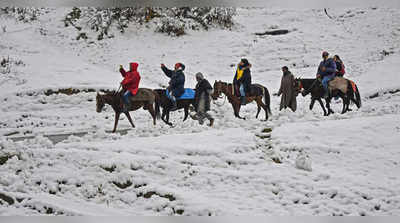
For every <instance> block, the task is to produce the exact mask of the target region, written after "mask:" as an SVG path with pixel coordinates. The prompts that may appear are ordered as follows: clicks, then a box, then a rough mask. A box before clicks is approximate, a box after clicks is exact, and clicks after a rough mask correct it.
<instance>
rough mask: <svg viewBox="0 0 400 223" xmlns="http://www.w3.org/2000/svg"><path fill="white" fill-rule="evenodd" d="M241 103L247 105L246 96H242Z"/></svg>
mask: <svg viewBox="0 0 400 223" xmlns="http://www.w3.org/2000/svg"><path fill="white" fill-rule="evenodd" d="M240 104H241V105H245V104H246V97H244V96H241V97H240Z"/></svg>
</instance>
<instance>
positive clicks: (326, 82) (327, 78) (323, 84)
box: [322, 74, 335, 92]
mask: <svg viewBox="0 0 400 223" xmlns="http://www.w3.org/2000/svg"><path fill="white" fill-rule="evenodd" d="M334 77H335V74H331V75H327V76H324V77H323V78H322V86H323V87H324V90H325V92H328V82H329V81H330V80H332V79H333V78H334Z"/></svg>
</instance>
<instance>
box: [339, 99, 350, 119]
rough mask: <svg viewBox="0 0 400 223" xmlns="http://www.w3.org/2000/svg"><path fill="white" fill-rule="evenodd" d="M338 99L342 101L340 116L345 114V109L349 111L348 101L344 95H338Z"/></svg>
mask: <svg viewBox="0 0 400 223" xmlns="http://www.w3.org/2000/svg"><path fill="white" fill-rule="evenodd" d="M340 97H341V98H342V101H343V109H342V114H344V113H346V111H347V109H349V104H350V100H349V99H348V98H347V97H346V95H343V94H340Z"/></svg>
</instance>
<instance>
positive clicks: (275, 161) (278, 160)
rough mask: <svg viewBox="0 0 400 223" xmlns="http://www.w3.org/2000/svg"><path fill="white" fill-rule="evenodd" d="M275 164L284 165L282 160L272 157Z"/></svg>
mask: <svg viewBox="0 0 400 223" xmlns="http://www.w3.org/2000/svg"><path fill="white" fill-rule="evenodd" d="M271 159H272V161H274V163H282V161H281V159H280V158H279V157H272V158H271Z"/></svg>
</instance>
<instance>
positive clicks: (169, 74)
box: [161, 64, 172, 78]
mask: <svg viewBox="0 0 400 223" xmlns="http://www.w3.org/2000/svg"><path fill="white" fill-rule="evenodd" d="M161 70H162V71H163V72H164V74H165V75H167V77H169V78H171V76H172V70H170V69H168V68H167V67H166V66H163V64H162V65H161Z"/></svg>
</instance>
